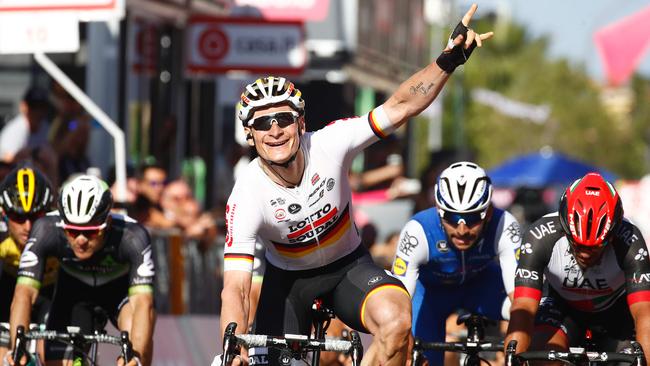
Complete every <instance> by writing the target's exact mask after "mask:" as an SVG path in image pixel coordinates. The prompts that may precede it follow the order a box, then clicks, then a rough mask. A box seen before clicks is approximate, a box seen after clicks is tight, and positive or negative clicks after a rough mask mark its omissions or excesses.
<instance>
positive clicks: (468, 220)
mask: <svg viewBox="0 0 650 366" xmlns="http://www.w3.org/2000/svg"><path fill="white" fill-rule="evenodd" d="M440 212H441V214H440V216H441V217H442V219H443V220H445V221H446V222H447V223H449V224H450V225H454V226H458V225H460V224H461V222H463V223H465V225H467V226H474V225H476V224H478V223H479V222H481V221H483V219H485V212H480V211H479V212H470V213H459V212H451V211H444V210H440Z"/></svg>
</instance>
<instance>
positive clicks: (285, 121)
mask: <svg viewBox="0 0 650 366" xmlns="http://www.w3.org/2000/svg"><path fill="white" fill-rule="evenodd" d="M298 116H299V114H298V113H297V112H278V113H273V114H267V115H266V116H260V117H257V118H253V119H252V120H251V121H250V122H249V123H248V125H249V126H250V127H252V128H254V129H256V130H258V131H268V130H270V129H271V127H273V122H275V123H277V124H278V127H280V128H285V127H287V126H290V125H291V124H293V123H295V122H296V121H297V120H298Z"/></svg>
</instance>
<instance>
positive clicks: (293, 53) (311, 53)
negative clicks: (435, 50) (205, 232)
mask: <svg viewBox="0 0 650 366" xmlns="http://www.w3.org/2000/svg"><path fill="white" fill-rule="evenodd" d="M423 2H424V0H408V1H397V0H385V1H380V2H375V1H371V0H356V1H346V0H311V1H298V0H286V1H273V0H155V1H154V0H125V6H126V9H125V17H124V18H123V19H122V20H121V21H113V22H91V23H80V38H81V49H80V51H79V52H77V53H61V54H51V55H50V57H51V58H52V60H53V61H54V62H55V63H56V64H57V65H58V66H59V67H60V68H61V69H62V70H63V71H64V72H65V73H66V74H67V75H68V76H70V78H71V79H72V80H73V81H74V82H75V83H77V85H79V86H80V87H81V88H82V89H84V90H85V91H86V93H87V94H88V95H89V96H90V98H91V99H92V100H93V101H94V102H95V103H97V105H98V106H99V107H101V108H102V109H103V110H104V111H105V112H106V114H107V115H108V116H110V117H111V118H112V119H113V120H115V121H116V122H117V124H118V125H119V126H120V127H121V128H122V129H123V130H124V132H125V134H126V138H127V156H128V157H129V159H130V161H129V163H130V164H131V165H134V166H136V167H137V166H138V165H139V164H141V163H142V162H143V161H144V159H145V158H146V157H149V156H154V157H155V158H156V160H157V161H158V162H159V163H161V164H162V165H163V166H165V167H166V168H167V169H168V170H169V173H170V176H172V177H174V176H178V175H180V174H183V175H186V176H188V178H189V179H190V181H191V182H192V183H193V188H194V191H195V193H196V195H197V198H199V199H200V201H201V203H202V204H203V205H204V207H215V206H216V205H217V204H218V203H220V202H222V201H223V199H224V198H225V197H227V194H228V192H229V189H228V187H229V184H231V182H230V183H228V182H225V181H224V180H225V179H226V178H225V177H224V176H228V175H230V176H232V172H231V170H232V166H231V165H232V162H231V161H230V160H231V158H232V156H231V155H232V152H233V150H234V149H235V148H236V147H237V145H236V142H235V139H234V136H235V134H236V131H237V130H238V128H237V127H238V126H239V124H238V122H237V121H236V115H235V109H234V106H235V104H236V102H237V100H238V98H239V94H240V92H241V90H242V89H243V86H244V85H245V84H246V83H248V82H250V81H252V80H254V79H255V78H257V77H258V76H260V75H268V74H276V75H283V76H288V77H290V78H291V79H292V80H293V81H294V82H295V83H296V84H297V86H298V87H299V88H300V89H301V90H302V91H303V94H304V95H305V96H306V100H307V114H308V119H307V120H308V123H309V124H308V129H310V130H314V129H318V128H321V127H323V126H324V125H325V124H327V123H329V122H330V121H332V120H334V119H338V118H341V117H349V116H352V115H361V114H363V113H367V112H368V111H369V110H370V109H371V108H372V107H373V106H375V105H376V104H379V103H382V102H383V101H384V99H385V97H386V95H388V94H389V93H390V92H392V91H393V90H394V89H395V88H396V87H397V85H399V83H400V82H401V81H403V80H404V79H405V78H406V77H408V76H409V75H410V74H412V73H413V72H414V71H415V70H417V69H418V68H420V67H421V66H423V65H424V64H426V63H427V62H428V59H429V53H428V47H427V45H428V43H429V41H428V31H427V29H428V28H427V25H426V23H425V20H424V18H423V15H422V14H423V6H424V5H423ZM245 19H248V20H245ZM251 19H252V20H251ZM246 22H249V23H246ZM282 24H284V25H285V28H287V29H289V28H291V27H292V25H293V26H295V28H296V29H298V30H297V32H298V33H301V38H300V37H299V38H296V37H294V38H291V36H288V35H286V34H284V35H280V36H277V37H276V38H275V39H273V34H272V32H270V31H269V29H272V28H273V29H275V30H274V32H276V33H277V32H284V31H286V29H285V30H284V31H278V30H277V29H279V27H281V25H282ZM201 27H203V28H201ZM264 27H267V28H264ZM197 29H198V30H197ZM265 29H266V30H265ZM287 32H289V31H287ZM221 36H223V37H225V39H220V38H219V37H221ZM246 37H248V38H246ZM278 37H280V38H278ZM281 37H285V38H281ZM283 40H284V43H283ZM228 42H231V43H228ZM232 42H234V43H232ZM224 44H225V45H226V46H223V45H224ZM283 47H284V48H285V49H283ZM235 51H237V52H240V54H239V55H240V56H241V55H242V54H247V55H248V56H249V57H252V58H249V59H247V60H246V59H243V61H242V59H239V60H235V61H233V59H232V57H231V56H232V53H233V52H235ZM282 53H284V54H285V55H284V57H286V59H287V62H288V63H289V66H288V67H278V66H277V65H275V66H274V65H273V63H272V62H271V59H272V56H277V55H281V54H282ZM196 55H199V56H200V57H202V59H201V60H199V61H197V59H196V57H195V56H196ZM251 60H253V61H251ZM237 62H239V64H238V63H237ZM48 80H49V77H48V76H47V74H46V73H45V72H43V71H42V70H41V69H40V68H39V67H38V66H36V64H35V63H34V61H33V60H32V59H31V57H30V56H28V55H24V56H3V57H2V58H0V81H1V82H2V84H3V86H6V87H4V88H3V90H2V92H1V93H0V118H2V117H5V118H8V117H10V116H11V115H13V114H14V113H15V112H16V111H17V101H18V100H19V98H20V95H21V94H22V92H23V91H24V89H25V88H26V87H27V86H28V85H29V84H30V83H38V84H41V85H43V86H47V84H48ZM95 127H96V128H94V129H93V133H92V137H91V140H92V143H91V144H90V145H89V151H88V155H89V158H90V160H91V163H92V165H93V166H97V167H99V168H100V169H101V171H102V173H103V175H104V176H108V175H109V170H110V169H111V167H112V166H113V164H114V161H113V154H112V149H113V142H112V139H111V138H110V137H109V136H108V134H106V133H105V132H104V131H103V130H102V129H101V128H100V127H99V126H98V125H97V126H95ZM229 179H231V177H229Z"/></svg>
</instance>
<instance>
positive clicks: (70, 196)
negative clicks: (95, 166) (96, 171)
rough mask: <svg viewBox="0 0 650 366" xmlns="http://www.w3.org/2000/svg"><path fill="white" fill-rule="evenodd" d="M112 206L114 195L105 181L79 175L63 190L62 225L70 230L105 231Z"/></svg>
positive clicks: (61, 200) (60, 199) (60, 208)
mask: <svg viewBox="0 0 650 366" xmlns="http://www.w3.org/2000/svg"><path fill="white" fill-rule="evenodd" d="M112 206H113V195H112V194H111V191H110V190H109V188H108V185H107V184H106V183H105V182H104V181H103V180H101V179H99V178H97V177H95V176H92V175H79V176H77V177H75V178H73V179H72V180H70V181H68V182H66V183H65V184H64V185H63V188H62V189H61V194H60V195H59V213H60V214H61V218H62V222H61V223H60V225H61V226H63V227H64V228H70V229H75V228H79V229H88V228H89V227H90V228H94V229H103V228H105V227H106V218H107V217H108V214H109V213H110V210H111V207H112Z"/></svg>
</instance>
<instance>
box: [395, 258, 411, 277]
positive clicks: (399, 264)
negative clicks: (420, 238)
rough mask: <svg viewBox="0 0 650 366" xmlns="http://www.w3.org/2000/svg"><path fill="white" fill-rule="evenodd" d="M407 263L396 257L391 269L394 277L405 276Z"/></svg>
mask: <svg viewBox="0 0 650 366" xmlns="http://www.w3.org/2000/svg"><path fill="white" fill-rule="evenodd" d="M408 265H409V262H408V261H406V260H404V259H402V258H400V257H396V258H395V262H394V263H393V269H392V272H393V274H394V275H396V276H404V274H406V268H407V267H408Z"/></svg>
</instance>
